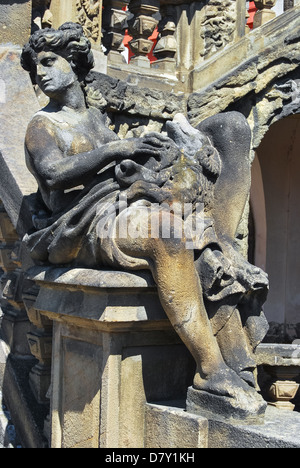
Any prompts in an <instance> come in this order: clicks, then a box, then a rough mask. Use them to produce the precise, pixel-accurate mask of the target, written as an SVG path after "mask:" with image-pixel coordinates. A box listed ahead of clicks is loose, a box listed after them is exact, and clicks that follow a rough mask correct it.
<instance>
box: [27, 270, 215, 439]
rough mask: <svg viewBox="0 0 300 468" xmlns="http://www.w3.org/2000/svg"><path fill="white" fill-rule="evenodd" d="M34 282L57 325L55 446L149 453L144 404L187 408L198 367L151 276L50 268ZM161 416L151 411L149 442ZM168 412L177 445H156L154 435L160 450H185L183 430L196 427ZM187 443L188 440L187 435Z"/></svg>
mask: <svg viewBox="0 0 300 468" xmlns="http://www.w3.org/2000/svg"><path fill="white" fill-rule="evenodd" d="M30 276H31V278H33V279H34V280H35V281H36V283H37V284H38V286H39V287H40V292H39V295H38V297H37V300H36V302H35V306H34V307H35V309H36V310H38V311H39V312H40V313H41V314H42V315H44V316H46V317H48V318H49V319H50V320H52V321H53V322H54V329H53V354H52V385H51V447H52V448H73V447H80V448H92V447H94V448H97V447H100V448H139V447H140V448H141V447H144V446H146V445H147V443H148V442H147V440H146V438H147V437H146V436H145V428H146V419H145V418H146V416H145V405H147V403H153V402H158V401H168V400H178V399H179V400H182V402H183V404H184V403H185V398H186V392H187V388H188V386H189V384H190V383H191V382H192V379H193V375H194V368H195V364H194V360H193V359H192V357H191V355H190V354H189V352H188V351H187V350H186V348H185V346H184V345H183V344H182V343H181V341H180V340H179V338H178V336H177V334H176V333H175V331H174V330H173V328H172V326H171V324H170V323H169V321H168V319H167V317H166V315H165V313H164V311H163V310H162V308H161V305H160V302H159V299H158V296H157V292H156V287H155V285H154V283H153V280H152V278H151V276H150V275H148V274H143V273H140V274H133V273H125V272H111V271H94V270H82V269H77V270H63V269H53V268H52V269H48V270H47V269H46V270H41V269H40V270H39V269H37V268H34V269H33V270H32V271H31V272H30ZM163 413H164V412H163ZM163 413H160V416H159V417H156V416H155V415H154V414H153V411H152V409H151V408H149V411H148V412H147V415H148V416H147V418H148V419H147V427H148V428H149V431H150V432H149V437H150V439H149V440H152V438H153V436H154V434H155V433H157V431H156V430H155V424H160V421H161V420H162V419H164V416H163ZM171 413H172V414H173V416H172V420H174V418H175V420H176V421H177V423H176V424H177V426H176V428H175V429H176V431H175V429H174V431H175V432H174V438H173V436H172V433H169V434H168V438H167V439H165V441H162V440H160V441H158V442H157V440H158V438H157V436H156V443H158V444H163V443H166V440H168V444H169V445H170V446H172V447H176V446H177V447H180V445H179V444H180V440H183V439H181V438H180V437H178V435H179V432H178V431H181V432H182V434H184V431H188V430H190V428H191V423H192V421H191V419H190V418H185V413H184V412H183V411H182V410H181V411H179V410H178V411H175V415H176V417H175V416H174V411H172V412H171ZM182 421H185V422H186V424H183V423H182V424H181V422H182ZM193 421H194V423H195V424H194V423H192V427H194V428H195V427H198V428H199V430H202V429H203V430H204V431H207V425H205V424H204V425H203V420H202V419H201V418H199V417H197V416H195V417H194V419H193ZM201 428H202V429H201ZM175 433H176V434H175ZM163 436H164V434H163V431H161V436H160V437H161V438H162V437H163ZM206 436H207V433H206V434H203V438H202V439H201V434H200V436H199V435H198V433H197V434H196V436H195V438H193V443H195V444H196V442H195V440H197V441H198V442H197V444H200V445H201V444H205V443H206V441H207V438H206ZM184 437H185V440H187V441H188V440H189V433H186V434H185V435H184ZM176 441H177V442H176ZM149 443H150V442H149ZM173 443H174V444H176V443H177V445H171V444H173ZM159 446H160V447H165V446H166V445H159ZM197 446H198V445H197Z"/></svg>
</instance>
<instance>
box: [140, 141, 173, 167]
mask: <svg viewBox="0 0 300 468" xmlns="http://www.w3.org/2000/svg"><path fill="white" fill-rule="evenodd" d="M139 140H140V141H139V144H140V150H138V154H140V155H146V154H148V152H149V154H150V153H151V156H153V158H150V159H149V160H148V161H147V162H145V164H144V167H146V168H149V169H152V170H161V169H164V168H165V167H168V166H170V165H171V163H172V162H173V161H175V160H176V159H177V158H178V157H179V155H180V149H179V148H178V146H177V145H176V143H175V142H174V141H173V140H171V138H169V137H167V136H165V135H162V134H160V133H155V132H153V133H149V134H148V135H145V136H144V137H142V138H140V139H139Z"/></svg>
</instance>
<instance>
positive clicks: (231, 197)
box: [22, 2, 268, 421]
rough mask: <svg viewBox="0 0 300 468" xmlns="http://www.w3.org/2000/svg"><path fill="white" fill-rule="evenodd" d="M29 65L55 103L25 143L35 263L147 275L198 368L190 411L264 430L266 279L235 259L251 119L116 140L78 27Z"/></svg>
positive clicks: (172, 127)
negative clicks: (31, 181)
mask: <svg viewBox="0 0 300 468" xmlns="http://www.w3.org/2000/svg"><path fill="white" fill-rule="evenodd" d="M81 3H82V5H83V6H85V7H86V4H87V2H81ZM88 3H89V2H88ZM94 7H95V8H96V3H94ZM139 13H142V10H139ZM139 18H141V17H139ZM144 24H145V23H144ZM147 28H148V26H147ZM150 29H151V28H150ZM150 29H149V28H148V32H149V31H150ZM147 34H148V33H147ZM22 64H23V67H24V68H25V69H26V70H28V71H30V72H31V76H32V77H33V78H34V80H35V82H36V83H37V84H38V85H39V86H40V88H41V89H42V90H43V92H44V93H45V94H46V95H47V96H48V97H49V98H50V103H49V105H47V107H45V108H44V109H42V110H41V111H39V112H37V114H36V115H35V116H34V117H33V119H32V121H31V123H30V124H29V126H28V129H27V134H26V140H25V148H26V157H27V165H28V168H29V170H30V171H31V172H32V174H33V175H34V177H35V178H36V180H37V182H38V186H39V190H38V193H37V195H36V200H35V203H36V206H35V207H34V212H35V214H34V218H33V220H34V226H35V230H34V231H33V232H30V233H28V234H27V235H26V236H25V238H24V241H23V242H24V245H25V246H26V247H27V248H28V249H29V251H30V253H31V256H32V258H33V259H34V260H35V261H36V262H37V263H39V264H43V265H67V266H69V267H70V268H72V267H81V268H94V269H101V268H105V267H111V268H113V269H117V270H120V269H121V270H129V271H132V270H150V271H151V273H152V275H153V278H154V281H155V283H156V285H157V290H158V294H159V298H160V302H161V304H162V307H163V309H164V311H165V313H166V315H167V316H168V318H169V320H170V322H171V324H172V325H173V327H174V329H175V330H176V332H177V333H178V335H179V336H180V338H181V340H182V341H183V342H184V344H185V345H186V347H187V348H188V349H189V351H190V353H191V354H192V356H193V357H194V359H195V362H196V364H197V369H196V374H195V378H194V384H193V388H191V389H190V391H189V398H188V408H191V409H192V410H193V411H197V410H198V409H199V408H200V409H202V410H204V411H209V410H210V411H215V412H218V413H221V415H224V416H225V417H227V416H228V414H230V415H231V417H233V418H235V419H243V421H245V420H248V419H249V420H253V419H256V418H260V417H262V416H263V415H264V411H265V408H266V403H265V402H264V400H263V399H262V397H261V396H260V395H259V393H258V392H257V383H256V379H255V369H256V363H255V359H254V357H253V351H254V350H255V348H256V346H257V345H258V344H259V343H260V342H261V340H262V339H263V338H264V336H265V333H266V330H267V322H266V319H265V317H264V315H263V313H262V311H261V308H262V304H263V303H264V301H265V299H266V296H267V291H268V278H267V276H266V274H265V273H264V272H263V271H262V270H260V269H259V268H257V267H254V266H253V265H251V264H249V263H248V262H247V261H246V260H245V259H244V258H243V257H242V256H241V254H240V253H239V252H238V251H237V250H236V247H235V233H236V231H237V227H238V225H239V222H240V220H241V217H242V214H243V212H244V207H245V204H246V203H247V200H248V196H249V189H250V169H251V168H250V161H249V150H250V142H251V132H250V128H249V125H248V123H247V121H246V119H245V118H244V117H243V116H242V115H241V114H239V113H237V112H232V113H225V114H220V115H216V116H214V117H211V118H209V119H206V120H205V121H203V122H201V123H200V125H198V127H197V128H194V127H192V126H191V125H190V123H189V122H188V121H187V119H186V118H185V116H184V115H182V114H178V115H176V117H175V118H174V119H173V120H169V121H168V122H167V124H166V128H165V133H164V134H160V133H149V134H147V135H145V136H143V137H140V138H130V139H123V140H122V141H120V139H119V137H118V136H117V135H116V134H115V133H114V132H113V131H111V130H110V129H109V128H108V127H107V126H106V120H105V117H104V115H103V114H102V113H101V112H100V111H99V110H98V109H96V108H93V107H88V106H87V103H86V94H85V93H84V92H83V87H82V84H87V74H88V72H89V71H90V70H91V69H92V67H93V56H92V53H91V47H90V43H89V41H88V40H87V39H86V38H85V37H84V35H83V29H82V27H81V26H79V25H75V24H72V23H71V24H70V23H67V24H65V25H63V26H61V27H60V28H59V29H58V30H57V31H53V30H44V31H38V32H37V33H35V34H34V35H33V36H32V37H31V38H30V41H29V43H28V44H27V45H26V46H25V47H24V50H23V54H22Z"/></svg>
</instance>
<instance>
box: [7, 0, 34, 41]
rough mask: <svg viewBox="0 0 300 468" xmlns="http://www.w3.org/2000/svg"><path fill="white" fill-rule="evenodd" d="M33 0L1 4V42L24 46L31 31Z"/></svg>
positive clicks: (17, 0)
mask: <svg viewBox="0 0 300 468" xmlns="http://www.w3.org/2000/svg"><path fill="white" fill-rule="evenodd" d="M31 7H32V1H31V0H14V1H6V2H1V4H0V43H1V44H8V43H11V44H16V45H19V46H22V45H23V44H25V42H26V41H28V38H29V36H30V31H31Z"/></svg>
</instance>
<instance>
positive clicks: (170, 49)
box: [153, 5, 177, 73]
mask: <svg viewBox="0 0 300 468" xmlns="http://www.w3.org/2000/svg"><path fill="white" fill-rule="evenodd" d="M160 13H161V16H162V19H161V21H160V23H159V25H158V32H159V36H158V41H157V44H156V46H155V48H154V55H155V57H157V59H158V60H157V61H156V62H154V64H153V67H154V68H158V69H159V70H162V71H164V72H171V73H174V72H175V66H176V59H175V55H176V52H177V41H176V39H175V31H176V18H175V16H176V15H174V7H173V6H172V5H163V6H161V10H160Z"/></svg>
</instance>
